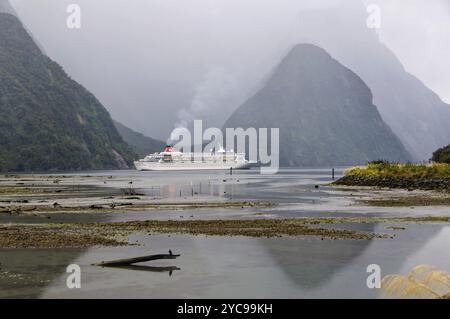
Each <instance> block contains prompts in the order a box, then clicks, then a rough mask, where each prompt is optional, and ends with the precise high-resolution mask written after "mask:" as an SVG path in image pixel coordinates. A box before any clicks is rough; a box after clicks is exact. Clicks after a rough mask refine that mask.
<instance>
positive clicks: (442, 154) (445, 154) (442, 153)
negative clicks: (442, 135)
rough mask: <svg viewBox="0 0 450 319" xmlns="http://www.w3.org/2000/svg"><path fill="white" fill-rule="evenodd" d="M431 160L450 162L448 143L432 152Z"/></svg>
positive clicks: (449, 146)
mask: <svg viewBox="0 0 450 319" xmlns="http://www.w3.org/2000/svg"><path fill="white" fill-rule="evenodd" d="M431 160H432V161H433V162H436V163H447V164H450V145H447V146H445V147H442V148H440V149H438V150H437V151H436V152H434V153H433V157H432V159H431Z"/></svg>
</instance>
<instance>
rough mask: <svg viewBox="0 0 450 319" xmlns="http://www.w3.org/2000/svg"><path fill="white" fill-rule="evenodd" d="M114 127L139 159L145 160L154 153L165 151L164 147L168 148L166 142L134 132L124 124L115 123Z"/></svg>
mask: <svg viewBox="0 0 450 319" xmlns="http://www.w3.org/2000/svg"><path fill="white" fill-rule="evenodd" d="M114 125H115V126H116V129H117V131H118V132H119V134H120V136H122V138H123V140H124V141H125V142H126V143H127V144H128V145H130V147H131V148H133V151H134V152H135V153H136V154H138V156H139V158H143V157H145V156H146V155H148V154H151V153H154V152H161V151H162V150H163V149H164V146H166V143H165V142H163V141H158V140H155V139H153V138H151V137H147V136H145V135H144V134H141V133H139V132H136V131H133V130H132V129H130V128H129V127H126V126H125V125H123V124H122V123H119V122H117V121H114Z"/></svg>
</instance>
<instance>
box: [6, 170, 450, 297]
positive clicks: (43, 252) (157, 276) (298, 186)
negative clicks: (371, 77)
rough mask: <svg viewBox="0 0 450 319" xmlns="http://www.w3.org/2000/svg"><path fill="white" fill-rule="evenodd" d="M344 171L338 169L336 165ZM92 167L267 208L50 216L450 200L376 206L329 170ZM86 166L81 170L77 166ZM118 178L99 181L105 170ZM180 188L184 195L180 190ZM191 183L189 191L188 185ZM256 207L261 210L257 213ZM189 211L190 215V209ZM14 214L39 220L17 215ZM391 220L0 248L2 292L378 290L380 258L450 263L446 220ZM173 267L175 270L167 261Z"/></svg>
mask: <svg viewBox="0 0 450 319" xmlns="http://www.w3.org/2000/svg"><path fill="white" fill-rule="evenodd" d="M337 173H338V174H341V173H342V171H341V170H339V171H338V172H337ZM86 174H89V175H91V176H98V177H99V180H98V185H101V186H106V187H119V188H125V187H127V185H128V182H129V181H131V180H132V181H133V186H134V187H135V188H137V189H139V191H141V192H145V193H146V194H148V195H151V196H154V197H155V199H158V200H169V201H174V200H180V198H181V199H183V200H186V199H191V200H205V199H211V198H214V199H217V198H223V199H224V200H226V199H233V200H265V201H270V202H276V203H277V204H278V205H277V206H275V207H271V208H245V209H240V208H239V209H201V210H176V211H150V212H135V213H127V214H120V213H119V214H117V213H115V214H101V215H95V216H92V215H90V216H86V215H81V214H79V215H68V214H66V215H64V214H62V215H59V216H55V217H54V218H53V219H52V220H53V221H66V222H67V221H70V222H77V221H86V220H90V221H91V220H99V221H100V220H101V221H116V220H137V219H141V220H142V219H152V218H155V219H177V220H181V219H182V218H183V219H188V218H195V219H200V218H205V219H210V218H248V217H252V218H255V217H256V216H259V215H260V214H263V215H264V216H266V217H267V218H270V217H276V216H283V217H299V216H349V215H351V216H358V215H364V214H370V215H371V216H372V215H376V216H378V215H379V216H383V215H392V214H395V215H429V214H436V215H450V208H449V207H441V208H436V207H427V208H423V209H419V208H416V209H410V208H375V207H361V206H360V205H357V204H355V202H354V201H353V199H352V198H351V196H350V195H349V194H348V192H343V191H336V190H333V189H330V188H328V187H326V186H321V187H319V188H318V189H316V188H315V187H314V186H315V185H319V184H324V183H328V182H329V181H330V179H331V176H330V170H328V169H326V170H320V169H314V170H313V169H310V170H308V169H299V170H282V171H281V172H280V173H279V174H277V175H273V176H262V175H259V174H258V172H257V171H241V172H239V173H238V172H234V174H233V176H229V174H226V173H218V172H216V173H211V172H209V173H208V172H202V173H194V172H190V173H175V172H171V173H167V172H164V173H163V172H136V171H111V172H95V173H92V172H90V173H84V175H86ZM80 175H83V174H80ZM110 175H112V176H113V177H114V178H113V179H111V180H108V182H107V184H104V182H103V176H110ZM180 191H181V197H180ZM193 193H194V195H192V194H193ZM255 214H258V215H255ZM192 216H193V217H192ZM15 222H39V220H33V219H32V218H31V217H17V220H15ZM387 226H389V224H376V223H375V224H353V225H352V224H344V225H340V226H339V227H344V228H351V229H361V230H368V231H376V232H380V233H395V234H396V235H397V237H396V238H395V239H376V240H371V241H366V240H353V241H347V240H335V241H332V240H321V239H320V238H312V237H298V238H277V239H266V238H264V239H261V238H246V237H206V236H187V235H183V236H179V235H176V236H175V235H171V236H169V235H151V236H148V235H145V236H144V235H135V236H132V238H131V241H133V242H134V241H137V243H139V244H141V245H139V246H130V247H115V248H91V249H53V250H48V249H22V250H8V249H1V250H0V262H1V263H2V264H1V267H2V270H0V271H4V272H5V271H7V272H8V274H9V275H8V276H9V277H8V278H7V279H5V277H2V279H0V287H1V289H0V297H41V298H109V297H118V298H167V297H169V298H195V297H204V298H208V297H211V298H215V297H224V298H227V297H228V298H259V297H261V298H263V297H268V298H312V297H319V298H320V297H327V298H361V297H363V298H377V297H378V292H377V291H376V290H371V289H368V288H367V286H366V278H367V275H368V274H367V273H366V267H367V265H369V264H373V263H375V264H379V265H380V266H381V269H382V275H387V274H394V273H395V274H406V273H407V272H408V271H409V269H410V268H412V267H414V266H416V265H418V264H431V265H434V266H437V267H439V268H442V269H444V270H447V271H450V254H448V244H449V243H450V227H449V226H446V225H443V224H422V225H419V224H411V225H406V229H405V230H394V231H393V230H389V229H386V227H387ZM169 249H171V250H172V251H174V252H176V253H180V254H181V257H180V258H178V259H176V260H165V261H156V262H151V263H143V264H141V265H140V267H135V268H134V269H114V268H101V267H96V266H91V264H92V263H96V262H99V261H101V260H108V259H115V258H126V257H134V256H140V255H146V254H153V253H155V254H156V253H161V252H163V253H164V252H167V251H168V250H169ZM71 263H76V264H78V265H80V267H81V270H82V283H81V289H72V290H70V289H68V288H67V287H66V283H65V281H66V276H67V274H66V273H65V268H66V267H67V265H68V264H71ZM161 267H174V268H173V269H174V270H173V271H171V272H169V271H166V270H167V268H161Z"/></svg>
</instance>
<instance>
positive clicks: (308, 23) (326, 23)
mask: <svg viewBox="0 0 450 319" xmlns="http://www.w3.org/2000/svg"><path fill="white" fill-rule="evenodd" d="M366 9H367V8H366V6H364V5H362V3H361V1H359V0H352V1H345V2H342V3H340V4H339V6H336V7H335V8H333V9H329V10H317V11H315V10H311V11H304V12H302V13H301V14H300V15H299V17H298V19H297V23H298V24H297V25H296V26H295V30H296V35H297V41H301V42H308V43H312V44H315V45H317V46H319V47H321V48H323V49H325V50H326V51H327V52H329V53H330V54H331V55H332V56H333V57H334V58H335V59H337V60H338V61H339V62H341V63H342V64H343V65H345V66H346V67H348V68H350V69H351V70H352V71H354V72H355V73H356V74H358V75H359V76H360V77H361V78H362V80H363V81H364V82H365V83H366V84H367V85H368V86H369V88H370V90H371V91H372V94H373V101H374V104H375V105H376V106H377V108H378V110H379V112H380V114H381V116H382V118H383V120H384V121H385V122H386V123H387V124H388V125H389V126H390V127H391V129H392V130H393V131H394V133H395V134H396V135H397V136H398V137H399V138H400V140H401V141H402V142H403V144H404V145H405V147H406V148H407V150H408V151H409V152H410V153H411V154H412V155H413V156H414V159H415V160H424V161H427V160H428V159H429V158H430V157H431V155H432V153H433V151H434V150H436V149H437V148H439V147H442V146H445V145H447V144H448V143H450V125H449V123H450V105H448V104H446V103H444V102H443V101H442V100H441V99H440V97H439V96H438V95H436V94H435V93H434V92H433V91H432V90H431V89H430V88H428V87H427V86H426V85H425V84H424V83H423V82H422V81H420V79H418V78H417V77H415V76H414V75H412V74H410V73H409V72H408V71H407V70H405V68H404V67H403V65H402V63H401V62H400V61H399V59H398V58H397V57H396V56H395V54H394V53H393V52H392V51H391V50H390V49H389V48H388V47H387V46H386V45H385V44H384V43H382V42H381V41H380V39H379V36H378V34H377V32H376V29H369V28H367V26H366V20H367V17H368V14H367V11H366ZM382 23H383V22H382ZM413 40H414V39H411V41H413Z"/></svg>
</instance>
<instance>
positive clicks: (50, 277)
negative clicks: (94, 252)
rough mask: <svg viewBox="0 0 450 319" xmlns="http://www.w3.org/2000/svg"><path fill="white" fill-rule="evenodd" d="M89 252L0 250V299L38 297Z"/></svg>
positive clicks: (75, 250) (79, 250) (73, 250)
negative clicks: (80, 257)
mask: <svg viewBox="0 0 450 319" xmlns="http://www.w3.org/2000/svg"><path fill="white" fill-rule="evenodd" d="M86 251H87V249H57V250H55V249H0V262H1V269H0V273H2V276H0V287H2V289H0V298H38V297H39V296H40V295H41V294H42V293H43V292H44V291H45V290H46V289H47V285H48V284H49V283H51V282H53V281H55V280H56V279H57V278H59V277H60V276H61V274H65V273H66V267H67V266H68V265H70V264H71V263H72V262H73V260H75V259H76V258H77V257H78V256H80V255H82V254H84V253H85V252H86Z"/></svg>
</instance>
